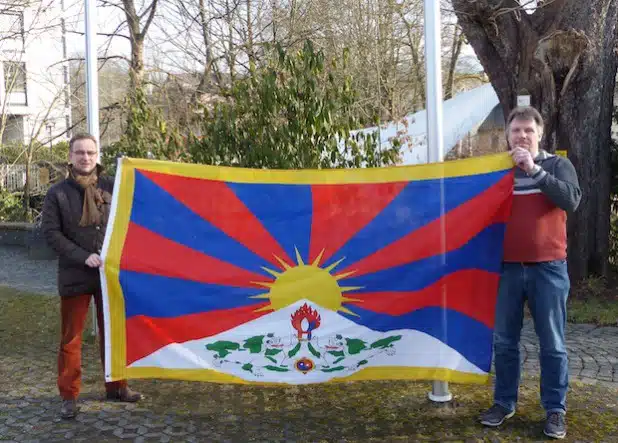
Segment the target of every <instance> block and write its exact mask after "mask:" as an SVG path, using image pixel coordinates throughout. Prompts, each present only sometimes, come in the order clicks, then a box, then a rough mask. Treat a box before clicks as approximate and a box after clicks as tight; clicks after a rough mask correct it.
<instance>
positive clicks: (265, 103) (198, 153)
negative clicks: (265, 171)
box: [188, 41, 399, 169]
mask: <svg viewBox="0 0 618 443" xmlns="http://www.w3.org/2000/svg"><path fill="white" fill-rule="evenodd" d="M356 99H357V94H356V92H355V91H354V90H353V88H352V79H351V77H350V75H348V74H347V73H346V53H344V55H343V57H341V59H339V60H332V61H330V62H327V60H326V59H325V57H324V54H323V52H322V51H316V50H315V49H314V47H313V44H312V43H311V42H310V41H307V42H305V44H304V47H303V49H302V50H299V51H298V52H296V53H294V54H290V53H287V52H286V51H284V50H283V49H282V48H281V47H280V46H277V47H275V48H274V51H273V54H272V57H271V60H270V62H268V63H267V64H266V66H264V67H262V68H259V69H258V68H255V67H254V66H252V67H251V71H250V73H249V75H248V76H247V77H246V78H244V79H240V80H237V81H236V82H235V83H234V85H233V87H232V89H231V90H230V91H229V96H228V97H227V99H226V100H224V101H221V102H219V103H217V104H216V105H215V106H214V108H213V109H212V110H209V109H207V108H204V109H203V119H202V122H201V126H200V135H199V137H198V136H195V135H190V136H189V139H188V161H191V162H195V163H206V164H212V165H225V166H242V167H251V168H277V169H303V168H334V167H363V166H367V167H374V166H382V165H388V164H393V163H395V162H396V161H397V160H398V158H399V148H398V146H394V147H389V148H385V149H382V148H381V147H380V145H379V140H378V137H377V133H372V134H364V133H362V132H356V133H354V134H352V131H354V130H355V129H358V128H359V127H361V122H360V121H359V120H358V118H356V117H355V112H354V111H353V106H354V105H355V104H356Z"/></svg>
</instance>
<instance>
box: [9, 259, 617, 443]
mask: <svg viewBox="0 0 618 443" xmlns="http://www.w3.org/2000/svg"><path fill="white" fill-rule="evenodd" d="M55 266H56V263H55V261H43V260H42V261H31V260H28V258H27V254H26V252H25V250H23V249H20V248H6V247H0V285H4V286H10V287H15V288H17V289H22V290H27V291H31V292H39V293H43V294H53V293H55ZM1 331H2V325H0V335H1ZM87 346H89V347H90V351H89V354H90V356H89V357H85V359H86V362H85V363H87V362H88V360H90V363H89V365H90V367H97V366H98V364H97V362H96V350H94V346H93V345H92V344H90V345H87ZM567 346H568V350H569V357H570V362H569V366H570V372H571V376H572V379H573V380H581V381H583V382H586V383H592V384H597V385H602V386H603V389H605V386H607V388H609V389H610V390H611V392H613V389H617V388H618V328H616V327H596V326H594V325H571V324H569V325H568V327H567ZM24 349H26V347H25V348H24ZM521 350H522V359H523V368H524V371H525V373H524V375H525V376H526V377H528V376H536V375H538V373H539V360H538V341H537V339H536V336H535V333H534V329H533V325H532V323H531V321H530V320H528V319H527V320H526V321H525V325H524V330H523V337H522V346H521ZM23 352H24V355H23V356H15V358H13V357H8V358H5V357H3V358H2V359H0V361H2V365H3V367H0V374H1V373H2V372H4V374H5V376H6V374H9V373H10V374H17V375H16V378H15V379H13V380H12V383H11V386H5V387H4V388H3V389H0V392H4V395H3V396H2V397H0V441H37V442H53V441H90V442H94V441H96V442H99V441H118V440H130V441H136V442H139V441H160V442H169V441H172V442H175V441H213V442H219V441H239V442H241V441H243V442H244V441H256V438H257V439H258V441H318V440H320V437H319V432H324V430H323V429H322V431H319V430H317V429H316V430H315V434H313V435H312V431H311V430H309V429H306V430H303V431H302V432H305V433H307V434H302V433H301V434H299V433H298V432H300V429H301V428H302V427H303V425H302V423H303V422H302V420H301V421H299V422H296V421H295V420H296V418H294V417H287V418H286V416H285V413H282V412H281V411H279V412H277V411H276V410H274V411H272V412H270V413H269V412H266V411H267V410H270V409H269V408H271V407H273V406H272V405H276V404H277V403H276V401H275V402H273V399H272V398H269V395H272V394H269V391H268V390H257V391H250V390H247V391H234V392H236V393H238V392H241V394H242V396H243V398H242V399H241V400H242V401H241V400H239V399H236V400H234V401H235V405H231V406H230V404H228V403H229V401H230V400H229V399H228V398H227V396H226V395H227V394H226V392H229V391H227V389H228V387H226V386H225V385H221V386H220V387H217V388H214V389H213V391H214V394H213V393H209V395H208V397H211V396H212V395H214V397H212V398H203V400H201V401H202V404H203V406H204V408H202V407H200V404H198V405H195V407H196V408H197V410H198V411H200V410H211V411H212V410H220V411H221V412H220V413H219V414H218V415H216V416H212V417H211V416H201V415H200V413H199V412H198V413H196V412H195V411H194V413H192V414H188V415H186V416H184V418H182V419H181V418H179V415H178V411H174V413H173V414H172V413H171V412H170V411H163V412H161V411H157V412H153V411H152V410H149V406H148V405H143V406H142V405H140V407H136V406H135V405H121V404H110V403H105V402H102V401H100V397H99V396H98V395H99V394H95V392H98V391H99V388H100V386H98V380H99V377H100V375H94V377H93V375H92V374H90V377H91V381H90V384H89V388H88V389H87V390H86V392H85V395H84V396H82V400H83V403H82V405H83V406H82V414H80V416H79V417H78V420H77V422H64V421H61V420H60V419H59V418H58V399H57V393H56V391H55V387H54V386H53V383H52V382H50V381H52V380H54V378H55V374H54V372H55V368H54V367H53V366H54V365H53V361H52V360H53V357H52V355H53V353H54V352H55V349H51V348H50V349H49V350H46V353H48V354H49V355H47V356H46V357H45V358H41V356H40V355H39V356H32V355H27V354H26V353H27V352H28V351H27V350H25V351H23ZM92 380H97V382H96V384H95V382H92ZM140 383H141V387H142V388H147V389H144V390H145V391H146V392H148V393H151V395H157V392H158V391H159V389H157V388H155V384H154V383H156V382H148V381H146V382H143V381H142V382H140ZM170 383H174V382H165V385H166V386H170ZM138 386H139V384H138ZM179 386H181V385H179ZM182 386H185V387H184V388H183V387H181V388H179V390H178V391H177V392H173V393H172V394H161V392H160V391H159V392H158V395H159V398H158V399H154V400H153V402H155V403H156V401H159V402H161V401H162V400H161V396H162V395H171V396H173V397H174V396H178V397H180V398H183V396H189V395H190V394H189V392H190V391H187V389H190V388H187V387H186V386H187V385H186V384H185V385H182ZM195 389H200V388H198V387H196V388H195ZM235 389H236V388H235ZM236 395H238V394H236ZM340 395H349V392H346V393H345V394H340ZM245 397H246V398H245ZM404 397H405V396H403V397H402V400H401V401H402V402H404V403H405V402H406V401H409V398H408V399H407V400H406V399H405V398H404ZM297 400H299V399H296V400H294V401H292V399H285V398H283V399H281V402H283V403H285V404H287V407H288V408H290V410H293V409H294V408H296V407H297V406H298V405H297V404H296V403H295V402H296V401H297ZM300 400H301V401H302V398H301V399H300ZM393 401H394V402H395V403H393V404H392V405H391V404H388V405H387V406H384V407H385V408H390V407H392V409H393V410H392V411H390V410H389V411H390V412H389V411H386V412H388V413H389V414H391V415H396V414H397V411H398V410H399V411H400V410H401V408H402V407H405V405H404V406H402V405H400V404H399V403H396V402H397V401H399V400H397V399H396V398H393ZM210 403H213V404H214V405H215V406H210V407H209V408H206V406H207V404H210ZM153 404H154V403H153ZM402 404H403V403H402ZM238 405H240V406H238ZM265 405H269V406H268V408H265ZM254 406H255V408H258V409H259V408H262V409H261V412H259V413H254V412H253V411H252V410H251V411H250V410H248V409H247V408H253V407H254ZM609 406H612V405H609ZM423 407H425V408H427V406H423ZM398 408H400V409H398ZM226 411H230V413H229V414H228V413H227V412H226ZM238 411H240V412H238ZM187 412H188V411H187ZM333 413H334V416H335V417H336V416H337V414H338V413H340V411H333ZM333 413H331V412H330V411H307V412H303V414H301V415H302V416H301V417H300V419H303V417H304V420H305V421H307V420H313V421H312V422H315V423H318V424H319V423H322V422H324V423H325V424H324V426H325V427H326V428H324V429H327V428H328V429H330V428H329V426H330V425H327V423H329V422H330V421H332V420H333ZM255 414H257V415H255ZM273 414H274V416H273ZM281 414H283V415H281ZM316 414H317V415H320V414H324V415H323V416H322V415H320V416H319V417H318V416H317V415H316ZM247 417H248V418H247ZM256 417H257V418H256ZM246 420H255V421H256V423H257V424H255V426H254V425H251V426H248V425H247V426H245V425H244V424H243V423H245V421H246ZM273 420H275V421H278V422H277V423H280V425H277V426H273ZM470 420H473V419H472V418H470ZM421 422H422V420H421V421H418V422H415V423H417V424H418V423H421ZM259 423H262V424H259ZM363 425H365V424H363ZM366 426H367V429H370V428H371V426H374V425H372V424H371V423H368V424H366ZM392 426H393V427H397V426H400V424H399V423H398V422H393V423H392ZM415 426H417V425H415ZM522 426H529V424H526V423H523V425H522ZM331 427H332V432H334V433H335V434H332V435H333V436H334V435H336V429H337V426H336V425H332V426H331ZM447 427H448V426H447ZM374 428H375V426H374ZM239 429H240V431H239ZM243 429H244V430H245V431H246V430H248V429H251V431H250V432H249V434H251V433H253V432H256V433H257V435H255V434H254V435H249V434H245V431H243ZM272 429H277V432H278V434H277V435H274V434H272V435H268V434H269V432H271V431H270V430H272ZM371 429H373V428H371ZM296 431H298V432H296ZM479 432H481V431H479ZM482 432H485V431H482ZM367 433H368V436H371V437H375V436H376V435H377V434H375V433H373V431H372V432H369V431H367ZM322 435H323V434H322ZM343 435H344V434H342V436H341V437H337V438H334V437H333V438H334V439H333V440H330V441H347V439H346V438H345V437H343ZM531 435H535V434H531ZM483 436H485V437H487V435H485V434H483ZM362 440H363V441H369V440H371V441H380V438H378V439H377V440H374V439H373V438H371V439H362ZM532 440H536V438H533V439H532ZM398 441H404V440H398ZM528 441H530V439H528ZM608 441H609V440H608ZM612 441H613V440H612Z"/></svg>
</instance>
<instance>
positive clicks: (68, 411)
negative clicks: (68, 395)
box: [60, 400, 79, 420]
mask: <svg viewBox="0 0 618 443" xmlns="http://www.w3.org/2000/svg"><path fill="white" fill-rule="evenodd" d="M78 412H79V408H78V407H77V401H76V400H62V407H61V408H60V416H61V417H62V418H64V419H65V420H71V419H73V418H75V416H76V415H77V413H78Z"/></svg>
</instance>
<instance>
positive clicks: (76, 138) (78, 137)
mask: <svg viewBox="0 0 618 443" xmlns="http://www.w3.org/2000/svg"><path fill="white" fill-rule="evenodd" d="M79 140H92V141H93V142H94V145H95V146H96V147H97V148H98V144H97V139H96V137H95V136H94V135H92V134H88V133H87V132H81V133H79V134H75V135H74V136H73V137H71V140H70V141H69V151H73V145H74V144H75V142H77V141H79Z"/></svg>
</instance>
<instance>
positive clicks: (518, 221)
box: [481, 107, 581, 438]
mask: <svg viewBox="0 0 618 443" xmlns="http://www.w3.org/2000/svg"><path fill="white" fill-rule="evenodd" d="M506 133H507V141H508V145H509V149H510V153H511V156H512V158H513V163H514V164H515V165H516V166H517V168H516V170H515V188H514V192H513V193H514V197H513V208H512V212H511V218H510V219H509V221H508V223H507V226H506V233H505V240H504V259H503V261H504V263H503V269H502V275H501V278H500V287H499V291H498V300H497V304H496V321H495V326H494V354H495V369H496V383H495V388H494V405H493V406H492V407H491V408H489V409H488V410H487V411H486V412H484V413H483V414H482V416H481V423H482V424H484V425H486V426H492V427H496V426H500V425H501V424H502V423H503V422H504V420H506V419H507V418H510V417H512V416H513V415H514V414H515V406H516V404H517V392H518V389H519V381H520V370H521V367H520V358H519V340H520V334H521V328H522V322H523V315H524V302H525V301H526V300H527V301H528V307H529V309H530V312H531V314H532V318H533V320H534V327H535V330H536V333H537V336H538V338H539V343H540V348H541V356H540V357H541V358H540V363H541V386H540V389H541V402H542V404H543V407H544V409H545V411H546V413H547V419H546V421H545V427H544V430H543V432H544V433H545V435H547V436H549V437H553V438H564V437H565V436H566V419H565V415H566V395H567V390H568V360H567V351H566V346H565V343H564V329H565V324H566V302H567V297H568V294H569V289H570V282H569V275H568V271H567V262H566V258H567V252H566V249H567V233H566V220H567V213H569V212H573V211H575V210H576V209H577V206H578V205H579V202H580V200H581V190H580V188H579V183H578V180H577V174H576V172H575V168H574V167H573V165H572V164H571V162H570V161H569V160H568V159H566V158H564V157H560V156H556V155H553V154H549V153H548V152H546V151H544V150H541V149H540V148H539V141H540V139H541V137H542V136H543V120H542V118H541V115H540V114H539V113H538V111H537V110H536V109H534V108H532V107H521V108H516V109H514V110H513V111H512V112H511V114H510V115H509V117H508V118H507V127H506Z"/></svg>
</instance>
